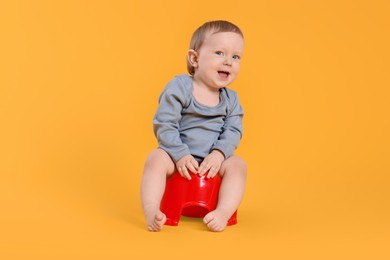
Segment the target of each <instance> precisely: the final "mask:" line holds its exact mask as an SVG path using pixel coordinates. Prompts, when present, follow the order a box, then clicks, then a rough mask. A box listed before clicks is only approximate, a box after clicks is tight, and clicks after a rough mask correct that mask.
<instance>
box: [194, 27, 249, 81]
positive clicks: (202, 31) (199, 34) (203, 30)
mask: <svg viewBox="0 0 390 260" xmlns="http://www.w3.org/2000/svg"><path fill="white" fill-rule="evenodd" d="M220 32H232V33H236V34H238V35H240V36H241V37H242V39H244V35H243V33H242V31H241V29H240V28H239V27H238V26H236V25H234V24H232V23H231V22H228V21H223V20H217V21H210V22H206V23H204V24H203V25H202V26H200V27H199V28H198V29H197V30H196V31H195V32H194V33H193V34H192V38H191V42H190V50H193V51H195V52H198V51H199V49H200V48H201V47H202V45H203V43H204V41H205V39H206V37H207V36H209V35H210V34H215V33H220ZM187 70H188V72H189V73H190V74H191V75H194V73H195V68H194V67H193V66H192V64H191V63H190V61H189V59H188V58H187Z"/></svg>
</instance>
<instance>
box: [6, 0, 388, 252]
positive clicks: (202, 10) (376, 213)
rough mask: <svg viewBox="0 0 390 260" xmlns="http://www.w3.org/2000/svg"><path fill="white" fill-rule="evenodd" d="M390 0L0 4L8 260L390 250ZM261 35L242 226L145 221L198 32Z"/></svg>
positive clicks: (245, 75)
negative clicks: (146, 182) (163, 121)
mask: <svg viewBox="0 0 390 260" xmlns="http://www.w3.org/2000/svg"><path fill="white" fill-rule="evenodd" d="M389 13H390V4H389V2H388V1H385V0H384V1H378V0H373V1H346V0H342V1H340V0H338V1H310V0H307V1H303V0H298V1H254V0H250V1H249V0H242V1H236V0H234V1H233V0H224V1H220V0H216V1H210V0H198V1H182V0H164V1H141V0H129V1H108V0H107V1H92V0H79V1H76V0H72V1H65V0H64V1H54V0H53V1H22V0H21V1H11V0H9V1H7V0H2V1H1V2H0V37H1V40H0V124H1V125H0V173H1V175H0V176H1V180H0V258H1V259H19V258H20V259H33V258H36V259H75V258H80V259H145V258H148V259H149V258H150V259H152V257H153V258H158V259H160V257H163V256H164V257H167V256H171V258H170V259H217V258H218V259H240V258H241V259H389V257H390V252H389V250H388V249H386V247H387V246H388V239H389V235H390V224H389V219H390V210H389V199H390V192H389V180H390V178H389V174H390V165H389V158H390V148H389V147H390V138H389V132H390V119H389V112H390V104H389V97H390V95H389V94H390V91H389V87H390V77H389V71H390V65H389V60H390V51H389V46H390V40H389V34H390V30H389V25H390V18H389ZM214 19H227V20H230V21H232V22H234V23H236V24H237V25H239V26H240V27H241V28H242V30H243V32H244V34H245V38H246V49H245V53H244V57H243V61H242V70H241V74H240V75H239V78H238V80H237V81H236V82H235V83H234V84H233V85H232V86H231V88H232V89H234V90H236V91H237V92H238V93H239V94H240V98H241V102H242V105H243V106H244V109H245V112H246V115H245V119H244V124H245V135H244V138H243V140H242V143H241V146H240V147H239V149H238V151H237V154H239V155H240V156H242V157H244V158H245V159H246V161H247V163H248V167H249V176H248V184H247V189H246V194H245V198H244V201H243V203H242V205H241V207H240V208H239V211H238V222H239V223H238V225H236V226H233V227H229V228H228V229H227V230H226V231H225V232H223V233H212V232H208V231H206V229H205V227H204V226H203V224H202V223H201V222H200V220H197V219H195V220H194V219H185V218H184V219H182V220H181V222H180V224H179V226H178V227H165V228H164V231H163V232H160V233H149V232H147V231H146V229H145V224H144V219H143V216H142V211H141V205H140V200H139V183H140V179H141V172H142V167H143V163H144V159H145V157H146V156H147V154H148V153H149V152H150V151H151V150H153V149H154V148H155V147H156V141H155V139H154V136H153V133H152V124H151V120H152V117H153V114H154V111H155V109H156V106H157V99H158V95H159V94H160V92H161V90H162V88H163V87H164V86H165V84H166V83H167V82H168V80H170V79H171V78H172V77H173V76H174V75H176V74H180V73H185V72H186V69H185V55H186V51H187V48H188V44H189V39H190V37H191V34H192V32H193V31H194V30H195V29H196V28H197V27H198V26H199V25H201V24H202V23H204V22H205V21H208V20H214Z"/></svg>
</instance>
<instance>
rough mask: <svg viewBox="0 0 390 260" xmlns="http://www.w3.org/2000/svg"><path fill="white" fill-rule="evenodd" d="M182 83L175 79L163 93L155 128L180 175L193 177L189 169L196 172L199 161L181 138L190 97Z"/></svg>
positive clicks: (161, 143)
mask: <svg viewBox="0 0 390 260" xmlns="http://www.w3.org/2000/svg"><path fill="white" fill-rule="evenodd" d="M180 84H182V83H181V81H180V80H178V79H173V80H172V81H171V82H169V83H168V85H167V86H166V88H165V89H164V91H163V92H162V93H161V95H160V98H159V106H158V108H157V111H156V113H155V116H154V119H153V130H154V134H155V136H156V137H157V140H158V145H159V147H160V148H161V149H163V150H164V151H166V152H167V153H168V154H169V155H170V156H171V158H172V160H173V161H174V163H175V165H176V168H177V170H178V171H179V173H180V175H181V176H183V177H185V178H187V179H191V176H190V174H189V172H188V170H190V171H191V172H196V171H197V169H198V162H197V161H196V160H195V158H194V157H193V156H192V155H191V154H190V150H189V148H188V146H187V145H186V144H184V143H183V142H182V141H181V138H180V133H179V121H180V119H181V111H182V108H183V106H185V105H186V102H187V100H186V99H187V98H188V93H186V91H185V90H186V89H185V88H183V87H182V86H181V85H180Z"/></svg>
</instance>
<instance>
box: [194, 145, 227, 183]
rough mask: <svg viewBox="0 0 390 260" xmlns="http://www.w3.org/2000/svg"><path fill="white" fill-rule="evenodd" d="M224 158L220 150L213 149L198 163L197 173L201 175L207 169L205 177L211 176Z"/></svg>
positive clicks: (217, 169) (216, 171) (215, 172)
mask: <svg viewBox="0 0 390 260" xmlns="http://www.w3.org/2000/svg"><path fill="white" fill-rule="evenodd" d="M224 160H225V156H224V155H223V153H222V152H220V151H218V150H213V151H212V152H211V153H210V154H209V155H207V156H206V158H204V160H203V162H202V163H201V164H200V167H199V170H198V173H199V175H200V176H203V175H204V174H205V173H206V172H207V171H208V174H207V178H213V177H214V176H215V175H216V174H217V173H218V171H219V169H220V168H221V164H222V162H223V161H224Z"/></svg>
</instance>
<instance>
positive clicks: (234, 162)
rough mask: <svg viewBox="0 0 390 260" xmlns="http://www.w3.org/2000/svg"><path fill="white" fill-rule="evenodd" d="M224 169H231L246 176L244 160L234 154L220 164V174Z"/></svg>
mask: <svg viewBox="0 0 390 260" xmlns="http://www.w3.org/2000/svg"><path fill="white" fill-rule="evenodd" d="M226 171H232V172H235V173H237V174H241V175H243V176H246V173H247V166H246V162H245V160H244V159H242V158H241V157H238V156H235V155H233V156H231V157H229V158H228V159H226V160H225V161H224V162H223V164H222V167H221V175H223V174H224V173H225V172H226Z"/></svg>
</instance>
